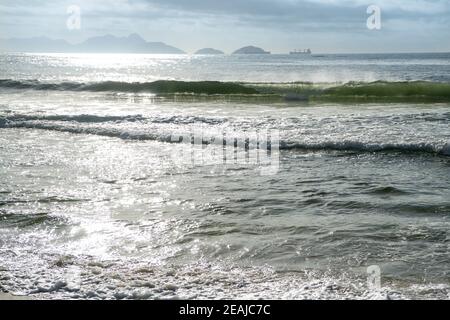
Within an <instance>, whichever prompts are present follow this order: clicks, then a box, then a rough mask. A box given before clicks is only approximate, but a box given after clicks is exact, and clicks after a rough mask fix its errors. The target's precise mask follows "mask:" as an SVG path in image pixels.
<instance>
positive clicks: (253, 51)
mask: <svg viewBox="0 0 450 320" xmlns="http://www.w3.org/2000/svg"><path fill="white" fill-rule="evenodd" d="M233 54H270V52H268V51H265V50H263V49H261V48H258V47H254V46H247V47H243V48H240V49H238V50H236V51H235V52H233Z"/></svg>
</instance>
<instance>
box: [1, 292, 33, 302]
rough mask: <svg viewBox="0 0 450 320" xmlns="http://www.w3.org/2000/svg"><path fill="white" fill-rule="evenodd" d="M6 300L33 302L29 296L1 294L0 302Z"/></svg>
mask: <svg viewBox="0 0 450 320" xmlns="http://www.w3.org/2000/svg"><path fill="white" fill-rule="evenodd" d="M6 300H33V299H31V298H30V297H28V296H15V295H12V294H10V293H6V292H0V301H6Z"/></svg>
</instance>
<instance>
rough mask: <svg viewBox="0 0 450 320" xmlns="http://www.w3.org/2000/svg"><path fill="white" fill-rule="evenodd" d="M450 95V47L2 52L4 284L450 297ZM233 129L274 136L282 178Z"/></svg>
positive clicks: (100, 290) (51, 294)
mask: <svg viewBox="0 0 450 320" xmlns="http://www.w3.org/2000/svg"><path fill="white" fill-rule="evenodd" d="M198 81H202V82H201V83H199V82H198ZM449 83H450V54H395V55H393V54H385V55H314V56H311V57H297V56H287V55H261V56H260V55H248V56H247V55H238V56H227V55H224V56H188V55H173V56H172V55H114V54H111V55H95V54H91V55H87V54H86V55H83V54H2V55H0V289H1V290H4V291H7V292H11V293H15V294H24V295H30V296H32V297H36V298H72V299H77V298H83V299H84V298H90V299H154V298H163V299H166V298H167V299H170V298H273V299H278V298H287V299H303V298H318V299H326V298H333V299H346V298H352V299H379V298H381V299H385V298H391V299H396V298H398V299H408V298H419V299H421V298H423V299H427V298H448V297H449V293H450V282H449V269H450V268H449V265H450V254H449V243H450V238H449V230H450V221H449V216H450V188H449V186H450V159H449V157H448V155H449V141H450V126H449V124H450V99H449V91H448V88H449V87H448V86H449ZM262 87H263V88H265V89H264V90H263V91H260V89H261V88H262ZM274 87H275V89H274ZM267 88H269V89H267ZM255 90H256V91H255ZM267 90H268V91H267ZM271 90H272V91H271ZM330 90H331V91H330ZM336 90H337V91H336ZM291 91H292V92H291ZM291 93H292V94H291ZM292 97H294V99H292ZM196 132H200V134H201V139H200V140H201V142H200V149H201V150H202V153H201V155H202V158H201V159H200V160H201V161H199V160H198V159H197V158H195V157H191V155H192V154H193V153H194V151H195V150H194V149H193V145H192V144H191V143H178V142H180V141H179V140H178V139H173V136H176V137H178V136H179V135H180V133H182V134H186V133H188V134H193V133H196ZM223 132H227V134H229V135H231V136H233V137H235V138H236V140H239V139H241V140H242V141H244V142H245V143H246V144H247V145H245V143H244V146H243V147H242V148H239V145H237V146H234V145H233V144H232V145H231V147H232V148H233V152H234V151H236V150H238V151H239V150H240V152H243V153H244V154H248V153H251V150H250V149H251V148H249V144H251V137H255V136H257V135H258V134H259V133H261V132H271V134H272V135H273V136H275V133H276V136H277V137H278V141H277V144H276V146H277V149H278V150H277V152H272V155H273V157H272V158H274V157H276V160H277V161H276V162H275V163H276V164H277V166H276V168H275V170H272V171H270V172H269V173H270V174H264V171H262V170H261V166H260V164H259V163H258V162H257V161H256V162H252V161H244V162H239V161H236V159H235V158H233V157H228V158H226V157H223V158H221V156H222V153H220V152H221V151H222V148H223V147H224V146H223V145H217V144H213V143H210V142H211V141H213V140H211V137H216V138H217V135H219V136H220V134H221V133H223ZM249 137H250V138H249ZM194 140H195V137H193V141H194ZM215 141H221V140H220V139H219V140H218V139H216V140H215ZM189 142H190V141H189ZM273 146H275V144H274V145H273ZM273 146H272V147H273ZM196 147H199V146H198V145H197V146H196ZM227 147H230V145H228V146H227ZM235 149H236V150H235ZM205 151H206V152H205ZM272 151H274V150H272ZM217 152H219V155H220V156H219V158H217V157H216V158H214V161H210V160H211V159H212V155H213V154H216V155H217ZM183 155H188V156H187V157H186V156H183ZM217 159H219V160H222V161H218V160H217ZM248 159H249V158H247V160H248ZM266 173H267V172H266ZM373 270H375V271H376V272H375V274H374V273H372V271H373ZM374 277H375V279H374ZM374 284H375V285H374Z"/></svg>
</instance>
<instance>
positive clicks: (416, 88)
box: [0, 79, 450, 103]
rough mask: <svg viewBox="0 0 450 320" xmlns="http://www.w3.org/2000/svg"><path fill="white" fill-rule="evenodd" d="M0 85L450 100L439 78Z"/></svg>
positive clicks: (10, 83)
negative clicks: (434, 79)
mask: <svg viewBox="0 0 450 320" xmlns="http://www.w3.org/2000/svg"><path fill="white" fill-rule="evenodd" d="M0 88H7V89H16V90H17V89H18V90H29V89H33V90H57V91H91V92H129V93H141V92H148V93H153V94H155V95H156V96H163V97H171V96H175V97H181V98H183V97H184V98H187V99H222V98H225V99H233V98H237V99H239V100H241V101H245V100H251V101H254V100H255V99H256V100H258V101H267V102H280V101H313V102H342V103H346V102H358V103H370V102H386V103H389V102H392V103H396V102H418V103H420V102H424V103H427V102H430V103H431V102H450V83H439V82H424V81H416V82H383V81H378V82H371V83H361V82H351V83H347V84H335V83H334V84H332V83H303V82H293V83H238V82H220V81H172V80H160V81H155V82H143V83H139V82H135V83H129V82H118V81H105V82H96V83H76V82H61V83H43V82H39V81H37V80H26V81H15V80H10V79H4V80H2V79H0Z"/></svg>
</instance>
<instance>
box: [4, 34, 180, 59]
mask: <svg viewBox="0 0 450 320" xmlns="http://www.w3.org/2000/svg"><path fill="white" fill-rule="evenodd" d="M0 50H1V51H18V52H49V53H52V52H79V53H155V54H180V53H185V52H184V51H183V50H180V49H178V48H175V47H172V46H169V45H167V44H165V43H163V42H147V41H145V40H144V39H142V38H141V37H140V36H139V35H138V34H136V33H133V34H130V35H129V36H128V37H116V36H113V35H105V36H99V37H93V38H89V39H87V40H86V41H84V42H82V43H80V44H74V45H72V44H70V43H68V42H67V41H65V40H52V39H49V38H46V37H39V38H27V39H16V38H13V39H8V40H0Z"/></svg>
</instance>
